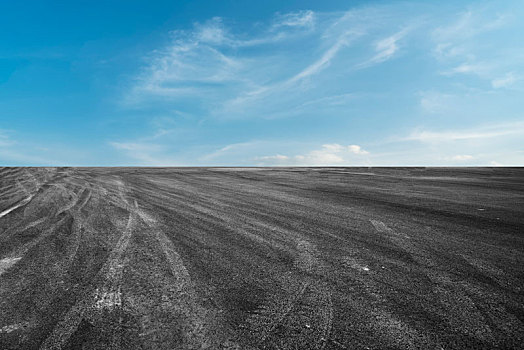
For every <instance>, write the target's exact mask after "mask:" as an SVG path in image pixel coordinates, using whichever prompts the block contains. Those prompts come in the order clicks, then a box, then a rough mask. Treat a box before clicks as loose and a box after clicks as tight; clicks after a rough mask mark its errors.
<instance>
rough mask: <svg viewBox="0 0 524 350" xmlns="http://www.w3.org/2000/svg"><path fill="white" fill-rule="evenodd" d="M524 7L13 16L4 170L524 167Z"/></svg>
mask: <svg viewBox="0 0 524 350" xmlns="http://www.w3.org/2000/svg"><path fill="white" fill-rule="evenodd" d="M522 18H524V2H522V1H520V0H514V1H511V0H509V1H439V2H426V1H391V0H390V1H330V0H323V1H307V0H303V1H276V0H268V1H257V2H255V1H233V0H224V1H215V0H207V1H203V0H194V1H153V0H149V1H135V0H126V1H114V0H106V1H93V0H91V1H36V0H33V1H29V0H28V1H23V2H21V1H3V2H0V165H13V166H16V165H35V166H45V165H59V166H126V165H132V166H380V165H386V166H394V165H406V166H477V165H487V166H499V165H524V21H522Z"/></svg>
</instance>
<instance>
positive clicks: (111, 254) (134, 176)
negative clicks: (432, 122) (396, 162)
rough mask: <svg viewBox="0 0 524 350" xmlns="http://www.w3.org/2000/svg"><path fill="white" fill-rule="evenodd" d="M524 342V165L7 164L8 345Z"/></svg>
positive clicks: (0, 205) (1, 208)
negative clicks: (138, 166) (178, 166)
mask: <svg viewBox="0 0 524 350" xmlns="http://www.w3.org/2000/svg"><path fill="white" fill-rule="evenodd" d="M523 343H524V169H523V168H454V169H453V168H2V169H0V349H519V348H523Z"/></svg>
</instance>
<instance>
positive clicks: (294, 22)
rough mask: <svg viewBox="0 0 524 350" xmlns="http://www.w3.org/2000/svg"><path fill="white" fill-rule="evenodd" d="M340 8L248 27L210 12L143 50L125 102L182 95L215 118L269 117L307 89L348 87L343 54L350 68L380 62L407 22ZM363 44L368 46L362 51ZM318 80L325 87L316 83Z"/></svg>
mask: <svg viewBox="0 0 524 350" xmlns="http://www.w3.org/2000/svg"><path fill="white" fill-rule="evenodd" d="M359 11H361V12H362V11H363V10H359ZM364 12H365V11H364ZM369 12H370V14H368V16H369V15H371V14H372V13H373V11H371V10H369ZM348 14H352V12H351V11H349V12H347V13H315V12H313V11H310V10H308V11H299V12H294V13H288V14H277V15H275V17H274V19H273V20H272V21H269V22H268V23H267V25H266V26H265V28H262V29H260V28H257V29H256V30H255V29H253V31H252V32H248V33H239V32H237V31H236V30H235V28H234V27H232V26H228V25H226V23H227V20H226V19H223V18H219V17H215V18H212V19H210V20H209V21H207V22H205V23H200V24H199V23H197V24H195V25H194V27H193V28H192V29H190V30H185V31H183V30H177V31H174V32H173V33H172V36H173V39H172V41H171V42H170V43H169V44H168V45H166V47H164V48H162V49H159V50H156V51H155V52H153V53H152V54H151V58H150V61H149V62H150V63H149V64H148V66H146V67H145V68H144V70H143V71H142V72H141V74H140V75H139V76H138V77H137V79H136V83H135V85H134V87H133V88H132V89H131V91H130V92H129V93H128V94H127V95H126V96H125V103H126V104H128V105H130V106H137V107H141V106H144V105H148V104H150V103H153V102H154V103H163V104H165V105H177V106H179V105H180V104H183V101H182V100H184V99H185V100H186V101H187V100H191V101H192V103H193V104H194V105H195V104H196V105H197V106H198V108H199V111H200V113H201V114H202V113H204V114H206V115H207V116H211V117H215V118H246V117H261V118H272V117H275V116H278V115H282V112H283V111H284V112H285V111H286V110H293V109H295V108H296V107H297V106H300V105H302V104H304V103H306V102H307V101H309V100H311V99H312V97H314V99H319V98H329V97H332V96H337V95H342V94H347V93H350V92H351V90H352V89H351V88H350V87H349V86H345V84H341V81H340V78H341V77H343V76H345V75H348V72H347V68H348V67H347V59H348V57H349V58H350V59H351V60H353V61H354V62H353V63H350V64H351V65H353V67H354V68H356V69H358V68H359V67H363V66H371V65H375V64H380V63H383V62H385V61H387V60H388V59H390V58H392V57H393V56H394V55H395V53H396V52H397V51H398V49H399V41H400V40H401V39H402V38H403V37H404V36H406V34H407V33H408V29H402V30H400V31H397V32H394V33H393V34H391V33H387V32H388V31H389V30H387V29H386V30H384V29H383V28H380V30H377V28H375V27H376V25H374V24H372V22H369V21H365V20H362V19H361V20H359V19H358V18H357V17H356V16H349V15H348ZM384 31H385V33H384ZM366 37H367V39H368V40H371V41H372V42H375V43H374V44H372V43H371V42H368V41H366V40H363V38H366ZM375 37H376V38H375ZM369 46H372V47H374V50H375V52H373V53H371V54H368V53H366V52H365V50H367V47H369ZM293 48H294V49H293ZM366 56H368V57H366ZM352 57H353V58H352ZM359 61H360V62H359ZM325 81H328V82H331V86H332V88H330V89H326V88H325V87H323V86H320V85H319V84H320V82H322V83H324V82H325Z"/></svg>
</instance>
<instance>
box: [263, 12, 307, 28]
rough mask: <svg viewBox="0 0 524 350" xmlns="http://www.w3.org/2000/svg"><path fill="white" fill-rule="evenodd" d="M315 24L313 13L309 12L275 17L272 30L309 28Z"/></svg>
mask: <svg viewBox="0 0 524 350" xmlns="http://www.w3.org/2000/svg"><path fill="white" fill-rule="evenodd" d="M314 23H315V13H314V12H313V11H311V10H307V11H298V12H291V13H286V14H283V15H280V14H279V15H277V16H276V19H275V23H274V24H273V28H278V27H283V26H286V27H311V26H313V25H314Z"/></svg>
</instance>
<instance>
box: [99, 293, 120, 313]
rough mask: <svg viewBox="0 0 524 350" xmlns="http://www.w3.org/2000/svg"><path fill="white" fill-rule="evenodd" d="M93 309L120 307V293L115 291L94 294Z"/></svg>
mask: <svg viewBox="0 0 524 350" xmlns="http://www.w3.org/2000/svg"><path fill="white" fill-rule="evenodd" d="M95 299H96V302H95V307H96V308H97V309H113V308H115V307H120V306H122V293H121V292H120V290H117V291H113V292H111V291H109V292H108V291H100V290H99V289H97V290H96V292H95Z"/></svg>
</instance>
